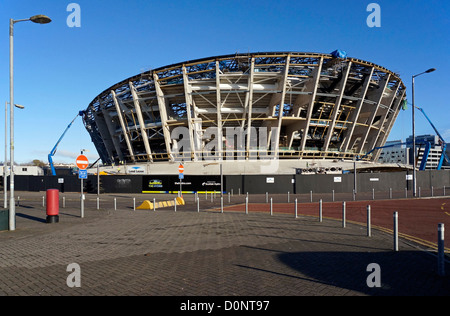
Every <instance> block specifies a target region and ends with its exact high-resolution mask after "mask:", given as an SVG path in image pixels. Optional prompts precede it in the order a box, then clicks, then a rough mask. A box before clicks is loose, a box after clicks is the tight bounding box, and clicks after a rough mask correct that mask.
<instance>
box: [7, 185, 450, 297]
mask: <svg viewBox="0 0 450 316" xmlns="http://www.w3.org/2000/svg"><path fill="white" fill-rule="evenodd" d="M26 195H27V194H26V193H22V197H21V206H18V207H17V209H16V212H17V223H16V227H17V228H16V230H15V231H14V232H9V231H6V232H1V233H0V295H2V296H5V295H14V296H20V295H24V296H29V295H45V296H57V295H63V296H78V295H95V296H97V295H102V296H103V295H112V296H119V295H120V296H122V295H139V296H144V295H151V296H303V295H307V296H343V295H345V296H361V295H442V296H447V295H449V294H450V277H449V276H448V274H449V271H450V266H449V264H448V263H447V266H446V271H447V275H446V276H444V277H440V276H438V275H437V259H436V257H435V256H434V255H433V254H430V253H428V252H426V251H424V250H423V249H420V247H419V246H418V245H415V244H413V243H411V242H409V241H404V240H400V251H399V252H394V251H392V236H391V235H389V234H387V233H384V232H381V231H377V230H373V231H372V237H366V230H365V227H363V226H360V225H355V224H350V223H348V224H347V227H346V228H342V225H341V223H340V222H339V221H336V220H330V219H325V220H324V221H323V222H322V223H319V222H318V220H317V218H315V217H306V216H305V217H299V218H297V219H295V218H292V216H289V215H281V214H275V215H274V216H270V215H269V214H261V213H259V214H248V215H246V214H239V213H235V212H225V213H223V214H222V213H220V212H218V211H211V210H209V211H206V210H202V211H201V212H199V213H198V212H196V205H195V204H194V203H192V202H188V205H186V206H179V207H178V208H177V212H174V210H173V208H167V209H160V210H157V211H156V212H153V211H149V210H136V211H133V210H132V207H130V206H129V204H128V202H127V204H124V203H122V204H120V203H119V207H118V208H117V210H114V209H113V208H112V207H110V206H108V207H103V208H100V209H99V210H97V209H96V208H95V207H93V206H92V203H91V204H89V205H88V206H87V207H86V210H85V218H80V216H79V215H80V209H79V207H77V203H79V202H78V201H77V200H76V198H73V199H72V200H70V198H68V199H67V207H66V208H61V209H60V222H59V223H57V224H47V223H45V217H46V215H45V209H44V208H43V207H42V205H41V203H42V202H41V201H40V200H39V198H38V195H37V194H35V195H32V194H31V193H30V194H28V195H29V196H28V197H26ZM41 195H42V193H41ZM74 196H75V195H74ZM121 196H122V197H123V196H124V195H121ZM112 198H113V195H110V196H102V199H105V200H108V201H109V202H111V201H112ZM88 199H91V200H92V197H88ZM94 199H95V197H94ZM70 201H72V202H70ZM127 201H129V197H128V200H127ZM109 202H108V203H109ZM109 205H111V204H109ZM71 263H77V264H78V265H79V267H80V277H81V278H80V280H81V284H80V285H81V286H80V287H69V286H68V285H67V283H66V281H67V279H68V277H69V276H70V275H71V273H72V272H73V270H69V271H67V268H68V265H69V264H71ZM371 263H377V264H378V265H379V267H380V272H381V274H380V279H381V287H372V288H371V287H368V285H367V282H366V281H367V279H368V277H369V275H370V274H371V272H372V270H369V271H368V270H367V267H368V265H369V264H371Z"/></svg>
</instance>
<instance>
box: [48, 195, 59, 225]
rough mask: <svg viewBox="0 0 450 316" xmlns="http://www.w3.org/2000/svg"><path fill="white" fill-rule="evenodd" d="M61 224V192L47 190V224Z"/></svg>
mask: <svg viewBox="0 0 450 316" xmlns="http://www.w3.org/2000/svg"><path fill="white" fill-rule="evenodd" d="M58 222H59V190H58V189H48V190H47V223H58Z"/></svg>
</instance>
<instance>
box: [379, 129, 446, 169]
mask: <svg viewBox="0 0 450 316" xmlns="http://www.w3.org/2000/svg"><path fill="white" fill-rule="evenodd" d="M427 143H429V144H430V151H429V153H428V158H427V161H426V165H425V169H426V170H431V169H437V167H438V164H439V160H440V159H441V156H442V147H441V144H440V143H439V137H438V136H437V135H432V134H426V135H418V136H416V168H419V167H420V164H421V162H422V159H423V156H424V152H425V146H426V144H427ZM412 147H413V146H412V136H409V137H408V138H407V139H406V142H402V141H401V140H394V141H389V142H386V144H385V148H383V149H382V150H381V154H380V157H379V160H378V161H379V162H382V163H399V164H407V165H411V166H412V165H413V157H414V155H413V152H412ZM446 152H447V156H449V153H450V149H449V146H447V149H446ZM442 168H443V169H450V164H449V163H447V162H446V161H445V159H444V163H443V166H442Z"/></svg>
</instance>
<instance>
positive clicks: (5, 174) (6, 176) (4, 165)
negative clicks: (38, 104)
mask: <svg viewBox="0 0 450 316" xmlns="http://www.w3.org/2000/svg"><path fill="white" fill-rule="evenodd" d="M14 106H15V107H16V108H18V109H24V108H25V107H24V106H23V105H20V104H14ZM7 168H8V101H6V102H5V162H4V163H3V195H4V198H3V208H8V185H7V178H8V174H7Z"/></svg>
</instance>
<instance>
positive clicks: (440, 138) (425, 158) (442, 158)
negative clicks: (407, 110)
mask: <svg viewBox="0 0 450 316" xmlns="http://www.w3.org/2000/svg"><path fill="white" fill-rule="evenodd" d="M416 109H418V110H419V111H420V112H422V114H423V116H425V118H426V119H427V121H428V122H429V123H430V125H431V127H432V128H433V129H434V131H435V132H436V135H437V136H438V137H439V145H440V146H441V148H442V153H441V158H440V159H439V163H438V166H437V168H436V169H437V170H441V167H442V164H443V162H444V159H445V161H446V162H447V163H450V159H449V158H448V156H447V153H446V152H445V151H446V149H447V144H446V143H445V139H444V138H443V137H442V135H441V134H440V133H439V131H438V130H437V128H436V126H434V124H433V122H431V120H430V118H429V117H428V116H427V115H426V114H425V111H424V110H423V109H422V108H419V107H417V106H416ZM430 148H431V146H430V144H429V143H428V144H427V145H426V146H425V151H424V153H423V157H424V159H422V163H421V168H420V170H424V169H425V166H423V169H422V164H423V161H424V160H425V163H426V160H427V159H428V155H429V153H430Z"/></svg>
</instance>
